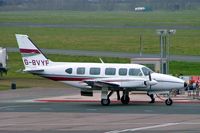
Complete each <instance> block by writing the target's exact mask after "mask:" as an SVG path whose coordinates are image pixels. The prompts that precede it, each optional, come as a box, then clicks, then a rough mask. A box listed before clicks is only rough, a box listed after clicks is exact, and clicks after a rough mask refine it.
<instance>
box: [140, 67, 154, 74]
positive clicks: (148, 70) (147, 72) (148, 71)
mask: <svg viewBox="0 0 200 133" xmlns="http://www.w3.org/2000/svg"><path fill="white" fill-rule="evenodd" d="M142 72H143V73H144V75H145V76H147V75H149V73H150V74H151V73H153V71H152V70H151V69H149V68H147V67H142Z"/></svg>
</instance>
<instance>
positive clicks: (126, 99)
mask: <svg viewBox="0 0 200 133" xmlns="http://www.w3.org/2000/svg"><path fill="white" fill-rule="evenodd" d="M121 102H122V103H123V104H128V103H129V102H130V98H129V96H125V95H123V96H122V97H121Z"/></svg>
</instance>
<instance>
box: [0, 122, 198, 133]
mask: <svg viewBox="0 0 200 133" xmlns="http://www.w3.org/2000/svg"><path fill="white" fill-rule="evenodd" d="M133 124H134V125H145V124H146V125H147V124H148V125H152V124H157V125H154V126H147V127H141V128H133V129H125V130H126V131H125V130H115V131H110V132H106V133H120V131H121V132H122V131H123V132H128V131H139V130H145V129H152V128H159V127H167V126H173V125H200V123H199V122H196V123H195V122H183V123H164V124H159V123H132V122H131V123H101V125H105V126H108V125H111V126H112V125H133ZM158 124H159V125H158ZM88 125H89V126H97V125H98V126H99V125H100V124H99V123H69V124H67V123H46V124H41V123H39V122H38V123H2V124H0V127H1V126H88ZM136 129H137V130H136ZM117 131H118V132H117Z"/></svg>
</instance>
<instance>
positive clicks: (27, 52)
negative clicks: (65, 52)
mask: <svg viewBox="0 0 200 133" xmlns="http://www.w3.org/2000/svg"><path fill="white" fill-rule="evenodd" d="M15 36H16V39H17V43H18V46H19V51H20V53H21V55H22V60H23V63H24V66H25V70H26V69H28V70H30V69H35V68H37V67H43V66H49V65H51V63H52V62H51V61H50V60H49V59H48V58H47V57H46V56H45V55H44V54H43V53H42V51H41V50H40V49H39V48H38V47H37V46H36V45H35V44H34V43H33V42H32V41H31V39H30V38H29V37H28V36H27V35H21V34H16V35H15Z"/></svg>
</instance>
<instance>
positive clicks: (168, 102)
mask: <svg viewBox="0 0 200 133" xmlns="http://www.w3.org/2000/svg"><path fill="white" fill-rule="evenodd" d="M165 104H166V105H167V106H170V105H172V104H173V101H172V99H171V98H169V99H166V100H165Z"/></svg>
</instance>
